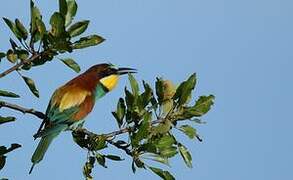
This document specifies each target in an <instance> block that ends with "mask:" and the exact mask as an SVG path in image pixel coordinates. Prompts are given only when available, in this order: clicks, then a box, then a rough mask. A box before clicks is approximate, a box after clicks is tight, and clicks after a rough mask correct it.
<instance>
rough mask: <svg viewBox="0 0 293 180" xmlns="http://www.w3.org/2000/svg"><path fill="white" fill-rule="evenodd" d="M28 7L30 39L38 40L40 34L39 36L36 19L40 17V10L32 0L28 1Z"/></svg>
mask: <svg viewBox="0 0 293 180" xmlns="http://www.w3.org/2000/svg"><path fill="white" fill-rule="evenodd" d="M30 7H31V23H30V33H31V36H32V37H33V39H32V40H33V42H37V41H38V40H40V36H39V32H38V28H37V24H36V21H37V20H38V19H42V16H41V13H40V10H39V9H38V8H37V7H36V6H35V4H34V2H33V1H32V0H31V3H30Z"/></svg>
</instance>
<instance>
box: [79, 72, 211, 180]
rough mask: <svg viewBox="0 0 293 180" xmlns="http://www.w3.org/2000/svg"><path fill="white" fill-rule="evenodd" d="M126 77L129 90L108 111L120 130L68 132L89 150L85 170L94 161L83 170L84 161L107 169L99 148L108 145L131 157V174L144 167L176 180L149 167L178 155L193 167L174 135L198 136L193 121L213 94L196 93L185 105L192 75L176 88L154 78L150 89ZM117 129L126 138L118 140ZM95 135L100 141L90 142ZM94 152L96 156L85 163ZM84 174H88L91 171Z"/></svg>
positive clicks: (193, 81)
mask: <svg viewBox="0 0 293 180" xmlns="http://www.w3.org/2000/svg"><path fill="white" fill-rule="evenodd" d="M128 77H129V82H130V88H126V87H125V96H124V97H121V98H119V100H118V102H117V108H116V110H115V111H113V112H112V114H113V117H114V118H115V119H116V123H117V126H118V127H119V128H120V131H117V132H114V133H112V134H102V135H95V134H92V136H88V134H83V136H80V135H78V134H76V133H73V137H74V140H75V141H76V142H77V143H78V144H79V145H80V146H81V147H83V148H87V149H88V150H89V152H90V153H91V154H92V155H91V156H89V158H88V161H87V163H86V165H85V166H84V169H92V168H93V167H94V164H95V163H92V164H91V166H90V167H91V168H86V167H88V163H89V162H97V163H98V164H99V165H102V166H103V167H106V165H105V164H106V160H107V158H105V157H106V156H105V155H102V154H101V150H103V149H106V148H108V147H109V145H112V146H115V147H116V148H118V149H121V150H123V151H124V152H125V153H126V154H127V155H128V156H130V157H131V159H132V171H133V172H134V173H135V172H136V170H137V169H149V170H151V171H152V172H153V173H155V174H157V175H158V176H160V177H161V178H162V179H165V180H170V179H175V178H174V177H173V175H172V174H171V173H170V172H168V171H166V170H163V169H160V168H157V167H154V166H153V164H154V163H152V162H155V163H156V162H157V163H161V164H164V165H167V166H170V163H169V160H170V159H171V158H173V157H175V156H176V155H179V156H181V157H182V160H183V161H184V163H185V164H186V166H187V167H189V168H191V167H192V156H191V153H190V152H189V150H188V148H187V147H186V146H185V145H183V144H182V143H181V142H179V140H178V138H176V135H178V133H183V134H184V135H186V136H187V137H188V138H190V139H199V140H201V139H200V138H199V135H198V132H197V131H196V129H195V127H194V125H196V124H202V123H203V122H202V121H201V120H200V119H199V117H201V116H203V115H205V114H206V113H207V112H208V111H209V110H210V108H211V106H212V105H213V101H214V96H213V95H209V96H200V97H199V98H198V99H197V100H196V101H195V102H194V103H190V101H191V100H192V92H193V90H194V89H195V86H196V75H195V74H192V75H191V76H190V77H189V78H188V79H187V80H186V81H183V82H182V83H181V84H180V85H179V86H178V87H176V86H175V85H173V83H172V82H171V81H169V80H164V79H162V78H157V79H156V83H155V88H154V89H155V90H153V89H152V88H151V86H150V85H149V84H148V83H146V82H144V81H143V82H142V88H141V87H140V86H139V83H138V82H137V80H136V79H135V78H134V76H133V75H131V74H129V76H128ZM190 122H191V123H190ZM122 133H127V134H128V135H127V139H125V137H122V138H119V139H118V136H117V135H119V134H122ZM97 137H98V138H99V140H98V142H99V143H97V142H96V141H95V139H96V138H97ZM93 147H94V148H93ZM97 154H98V156H99V158H98V159H99V160H97V161H90V159H91V158H94V157H95V158H96V157H97ZM102 157H104V158H102ZM119 160H120V159H119ZM86 172H90V171H86ZM84 174H85V176H86V177H90V173H84Z"/></svg>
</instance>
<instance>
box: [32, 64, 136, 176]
mask: <svg viewBox="0 0 293 180" xmlns="http://www.w3.org/2000/svg"><path fill="white" fill-rule="evenodd" d="M134 72H135V69H132V68H116V67H115V66H113V65H112V64H98V65H95V66H92V67H91V68H89V69H88V70H87V71H85V72H84V73H83V74H81V75H79V76H77V77H76V78H74V79H72V80H71V81H69V82H67V83H66V84H65V85H63V86H61V87H60V88H58V89H57V90H56V91H55V92H54V93H53V95H52V97H51V100H50V102H49V105H48V108H47V110H46V117H47V119H46V121H44V122H45V123H44V124H42V125H41V127H40V131H38V132H37V134H35V136H34V137H35V138H38V137H40V138H41V140H40V142H39V144H38V146H37V149H36V150H35V152H34V154H33V156H32V158H31V161H32V163H33V165H32V167H31V169H30V172H29V173H31V172H32V170H33V168H34V166H35V165H36V164H37V163H39V162H40V161H41V160H42V159H43V157H44V155H45V153H46V151H47V149H48V147H49V145H50V144H51V142H52V140H53V139H54V138H55V137H57V136H58V135H59V134H60V132H62V131H65V130H74V129H76V128H78V127H81V126H82V125H83V123H84V120H85V117H86V116H87V115H88V114H89V113H90V112H91V111H92V109H93V107H94V105H95V101H96V100H98V99H100V98H101V97H103V96H104V95H105V94H106V93H107V92H109V91H111V90H113V89H114V88H115V86H116V85H117V83H118V80H119V76H120V75H123V74H127V73H134Z"/></svg>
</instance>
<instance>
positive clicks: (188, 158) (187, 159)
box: [178, 143, 192, 168]
mask: <svg viewBox="0 0 293 180" xmlns="http://www.w3.org/2000/svg"><path fill="white" fill-rule="evenodd" d="M178 149H179V152H180V155H181V156H182V158H183V160H184V162H185V164H186V166H187V167H189V168H192V157H191V154H190V153H189V151H188V150H187V148H186V147H185V146H183V145H182V144H180V143H179V144H178Z"/></svg>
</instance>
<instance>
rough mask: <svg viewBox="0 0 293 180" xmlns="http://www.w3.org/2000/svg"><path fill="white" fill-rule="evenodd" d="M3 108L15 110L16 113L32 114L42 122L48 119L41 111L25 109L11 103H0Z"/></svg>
mask: <svg viewBox="0 0 293 180" xmlns="http://www.w3.org/2000/svg"><path fill="white" fill-rule="evenodd" d="M2 107H6V108H10V109H13V110H16V111H19V112H22V113H24V114H32V115H34V116H36V117H38V118H40V119H42V120H44V119H45V118H46V115H45V114H44V113H42V112H40V111H36V110H34V109H28V108H24V107H21V106H19V105H16V104H11V103H8V102H4V101H0V109H1V108H2Z"/></svg>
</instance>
